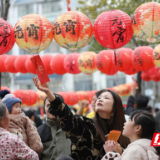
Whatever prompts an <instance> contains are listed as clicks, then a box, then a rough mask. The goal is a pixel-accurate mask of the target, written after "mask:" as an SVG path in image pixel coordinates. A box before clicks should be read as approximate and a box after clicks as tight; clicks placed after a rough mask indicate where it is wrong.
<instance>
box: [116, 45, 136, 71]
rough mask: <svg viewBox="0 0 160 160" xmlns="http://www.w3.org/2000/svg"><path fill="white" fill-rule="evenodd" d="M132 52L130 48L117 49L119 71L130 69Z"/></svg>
mask: <svg viewBox="0 0 160 160" xmlns="http://www.w3.org/2000/svg"><path fill="white" fill-rule="evenodd" d="M132 52H133V50H132V49H130V48H120V49H117V50H116V67H117V70H118V71H121V72H125V71H128V70H129V68H130V67H131V66H132V59H131V57H132Z"/></svg>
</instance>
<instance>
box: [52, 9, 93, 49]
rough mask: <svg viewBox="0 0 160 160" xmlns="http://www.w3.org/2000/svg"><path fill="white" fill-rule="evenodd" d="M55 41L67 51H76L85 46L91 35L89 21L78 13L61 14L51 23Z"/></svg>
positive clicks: (91, 28) (91, 29)
mask: <svg viewBox="0 0 160 160" xmlns="http://www.w3.org/2000/svg"><path fill="white" fill-rule="evenodd" d="M53 34H54V39H55V41H56V42H57V43H58V44H59V45H60V46H61V47H64V48H66V49H69V50H72V51H73V50H77V49H79V48H82V47H84V46H86V45H87V44H88V43H89V42H90V40H91V38H92V35H93V27H92V23H91V21H90V19H89V18H88V17H87V16H86V15H85V14H83V13H81V12H78V11H69V12H65V13H63V14H61V15H60V16H58V17H57V18H56V20H55V21H54V23H53Z"/></svg>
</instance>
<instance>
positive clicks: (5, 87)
mask: <svg viewBox="0 0 160 160" xmlns="http://www.w3.org/2000/svg"><path fill="white" fill-rule="evenodd" d="M2 90H7V91H9V92H10V93H11V90H10V89H9V88H8V87H7V86H1V91H2Z"/></svg>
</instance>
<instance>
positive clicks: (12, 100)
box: [3, 97, 22, 113]
mask: <svg viewBox="0 0 160 160" xmlns="http://www.w3.org/2000/svg"><path fill="white" fill-rule="evenodd" d="M17 102H20V103H21V104H22V101H21V100H20V99H19V98H16V97H12V98H11V97H10V98H7V99H6V100H5V101H3V103H4V104H5V105H6V106H7V108H8V111H9V113H11V111H12V107H13V105H14V104H15V103H17Z"/></svg>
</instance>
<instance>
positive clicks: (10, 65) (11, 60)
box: [5, 55, 18, 73]
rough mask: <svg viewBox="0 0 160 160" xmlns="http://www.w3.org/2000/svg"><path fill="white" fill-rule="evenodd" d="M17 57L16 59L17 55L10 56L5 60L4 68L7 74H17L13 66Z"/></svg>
mask: <svg viewBox="0 0 160 160" xmlns="http://www.w3.org/2000/svg"><path fill="white" fill-rule="evenodd" d="M17 57H18V56H17V55H10V56H8V57H7V58H6V60H5V68H6V70H7V72H11V73H17V70H16V68H15V66H14V62H15V60H16V58H17Z"/></svg>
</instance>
